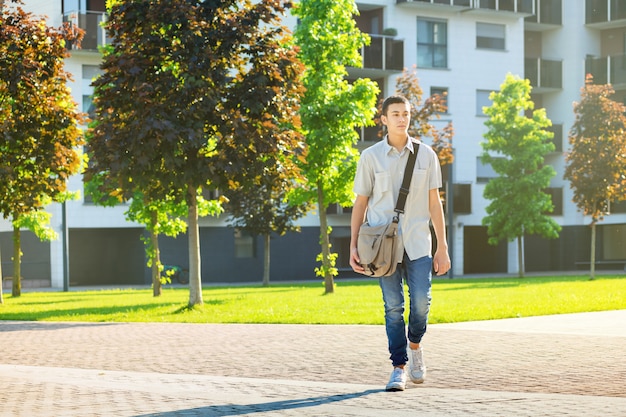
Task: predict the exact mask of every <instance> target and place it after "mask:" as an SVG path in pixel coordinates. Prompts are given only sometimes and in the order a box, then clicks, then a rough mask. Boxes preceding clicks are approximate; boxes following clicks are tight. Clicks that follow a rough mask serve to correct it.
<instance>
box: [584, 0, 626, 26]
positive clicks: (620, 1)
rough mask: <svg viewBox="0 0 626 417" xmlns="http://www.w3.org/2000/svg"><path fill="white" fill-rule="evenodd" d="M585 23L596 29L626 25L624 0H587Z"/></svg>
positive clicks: (625, 4) (625, 3)
mask: <svg viewBox="0 0 626 417" xmlns="http://www.w3.org/2000/svg"><path fill="white" fill-rule="evenodd" d="M585 6H586V9H585V10H586V13H585V24H586V25H587V26H589V27H592V28H594V29H611V28H616V27H626V2H624V0H586V3H585Z"/></svg>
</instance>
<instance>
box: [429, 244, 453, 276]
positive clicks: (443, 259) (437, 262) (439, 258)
mask: <svg viewBox="0 0 626 417" xmlns="http://www.w3.org/2000/svg"><path fill="white" fill-rule="evenodd" d="M450 266H451V265H450V255H449V254H448V251H447V250H439V249H437V251H436V252H435V256H434V257H433V269H434V270H435V273H436V274H437V275H438V276H439V275H443V274H445V273H447V272H448V271H449V270H450Z"/></svg>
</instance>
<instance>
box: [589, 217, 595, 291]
mask: <svg viewBox="0 0 626 417" xmlns="http://www.w3.org/2000/svg"><path fill="white" fill-rule="evenodd" d="M595 278H596V222H595V221H592V222H591V263H590V264H589V279H592V280H593V279H595Z"/></svg>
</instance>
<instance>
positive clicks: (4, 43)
mask: <svg viewBox="0 0 626 417" xmlns="http://www.w3.org/2000/svg"><path fill="white" fill-rule="evenodd" d="M14 3H18V5H17V6H15V7H3V8H2V9H1V20H0V213H2V216H3V217H4V218H9V217H11V218H12V220H13V223H14V237H15V239H16V240H15V246H16V252H15V254H14V265H13V266H14V279H13V295H14V296H18V295H20V293H21V289H20V278H21V277H20V267H19V266H20V256H21V252H20V251H19V230H20V227H22V226H28V225H31V226H32V227H31V228H33V230H34V231H35V232H37V231H38V230H39V231H40V229H39V226H41V224H39V223H37V222H36V221H35V223H37V224H33V220H37V219H40V220H44V221H45V218H46V216H43V217H42V216H38V215H36V214H35V213H36V212H38V211H41V210H42V209H43V208H44V207H45V206H46V205H48V204H49V203H51V202H55V201H56V202H59V201H64V200H65V199H66V198H67V197H68V194H67V193H66V186H67V180H68V178H69V177H70V176H71V175H74V174H76V173H78V171H79V169H80V166H81V161H82V159H81V155H80V154H79V153H78V152H77V147H78V146H79V145H81V143H82V131H81V129H80V127H79V124H80V123H81V121H82V113H80V112H79V111H78V109H77V106H76V103H75V102H74V100H73V99H72V95H71V92H70V89H69V87H68V86H67V83H68V81H69V80H70V75H69V73H68V72H66V71H65V70H64V59H65V57H66V56H67V50H66V48H65V46H66V42H67V41H76V42H79V41H80V37H81V36H82V34H80V33H77V32H75V31H73V30H71V28H70V27H69V26H67V25H66V26H63V27H61V28H53V27H50V26H48V25H47V24H46V21H45V20H44V19H42V18H38V17H35V16H33V14H31V13H26V12H24V11H23V10H22V8H21V7H19V3H20V2H14ZM39 235H40V236H42V235H41V234H39Z"/></svg>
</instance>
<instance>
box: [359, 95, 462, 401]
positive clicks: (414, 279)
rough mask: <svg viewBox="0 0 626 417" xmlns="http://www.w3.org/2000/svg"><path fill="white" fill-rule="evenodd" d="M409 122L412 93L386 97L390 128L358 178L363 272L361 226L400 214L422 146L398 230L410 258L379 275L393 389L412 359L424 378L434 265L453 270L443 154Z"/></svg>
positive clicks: (416, 378)
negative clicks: (405, 181) (408, 171)
mask: <svg viewBox="0 0 626 417" xmlns="http://www.w3.org/2000/svg"><path fill="white" fill-rule="evenodd" d="M410 120H411V106H410V104H409V101H408V100H407V99H406V98H405V97H402V96H391V97H388V98H387V99H385V101H384V102H383V108H382V116H381V121H382V123H383V125H385V126H386V127H387V135H386V136H385V138H384V139H383V140H382V141H380V142H379V143H376V144H375V145H372V146H371V147H369V148H367V149H365V150H364V151H363V152H362V154H361V159H360V160H359V164H358V167H357V172H356V176H355V179H354V192H355V193H356V195H357V196H356V200H355V203H354V207H353V208H352V218H351V239H350V266H351V267H352V269H353V270H354V271H355V272H358V273H361V274H362V273H364V269H363V267H362V266H361V265H360V263H359V262H360V260H359V254H358V248H357V238H358V233H359V227H360V226H361V224H362V223H363V221H364V220H365V219H366V216H367V221H368V222H369V224H370V225H372V226H377V225H380V224H383V223H386V222H388V221H390V220H391V219H392V218H393V216H394V214H395V212H394V208H395V205H396V200H397V198H398V193H399V190H400V185H401V183H402V178H403V176H404V167H405V166H406V163H407V159H408V156H409V153H411V152H415V151H417V152H418V153H417V160H416V162H415V169H414V171H413V173H412V178H411V185H410V189H409V194H408V196H407V200H406V205H405V207H404V214H402V215H401V216H400V226H399V234H400V241H401V242H402V245H403V246H404V256H403V259H402V262H401V263H400V264H399V265H398V268H397V270H396V272H395V273H394V274H393V275H391V276H388V277H382V278H380V287H381V289H382V295H383V301H384V305H385V329H386V331H387V339H388V343H389V353H390V359H391V363H392V365H393V367H394V369H393V372H392V374H391V379H390V380H389V383H388V384H387V387H386V389H387V391H402V390H404V389H405V387H406V381H407V371H406V370H405V365H406V364H407V363H409V367H408V376H409V378H410V379H411V381H413V382H414V383H416V384H419V383H422V382H423V381H424V376H425V374H426V366H425V365H424V359H423V356H422V347H421V345H420V343H421V341H422V337H423V336H424V334H425V333H426V325H427V321H428V312H429V310H430V300H431V291H430V290H431V270H433V269H434V271H435V272H436V273H437V275H443V274H445V273H446V272H448V270H449V269H450V256H449V255H448V245H447V243H446V233H445V221H444V216H443V208H442V205H441V200H440V198H439V188H440V187H441V185H442V180H441V168H440V166H439V160H438V158H437V154H435V152H434V151H433V150H432V148H431V147H430V146H428V145H425V144H424V143H421V142H419V141H418V140H416V139H414V138H411V137H410V136H409V134H408V128H409V122H410ZM418 145H419V147H418ZM430 222H432V225H433V229H434V231H435V235H436V237H437V249H436V252H435V254H434V256H433V257H431V253H432V252H431V235H430V227H429V223H430ZM403 280H406V283H407V285H408V287H409V298H410V307H409V308H410V309H409V320H408V336H407V333H406V327H405V322H404V286H403ZM407 338H408V341H407ZM407 344H408V347H409V350H408V352H407ZM409 353H410V354H409Z"/></svg>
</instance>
